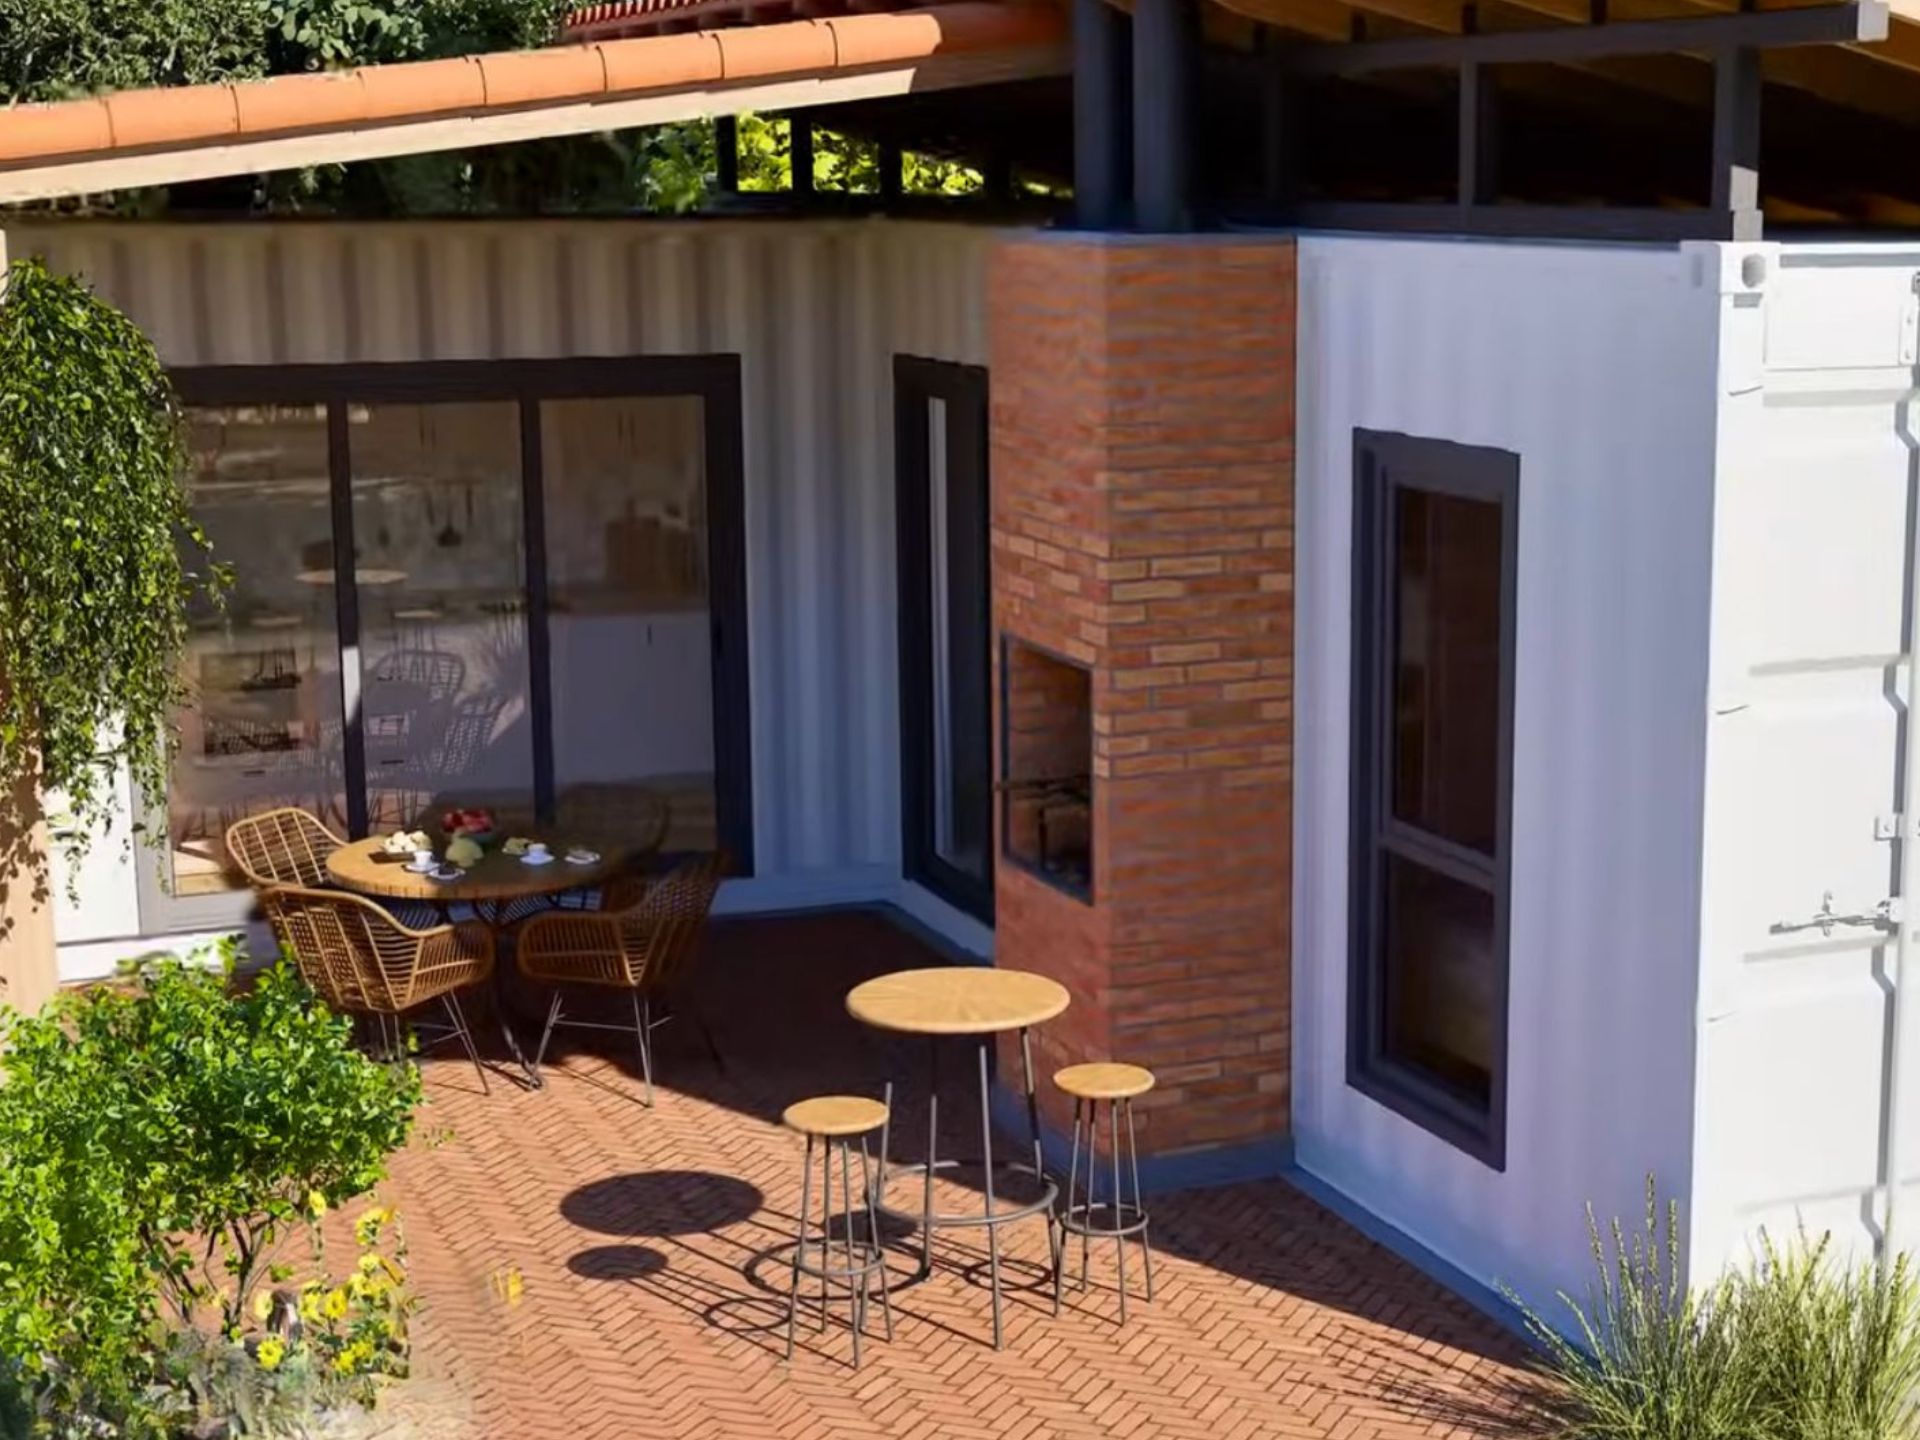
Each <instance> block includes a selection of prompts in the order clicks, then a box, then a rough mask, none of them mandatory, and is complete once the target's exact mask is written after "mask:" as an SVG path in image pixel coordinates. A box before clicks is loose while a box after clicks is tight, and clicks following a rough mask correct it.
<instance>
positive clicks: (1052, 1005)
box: [847, 965, 1071, 1035]
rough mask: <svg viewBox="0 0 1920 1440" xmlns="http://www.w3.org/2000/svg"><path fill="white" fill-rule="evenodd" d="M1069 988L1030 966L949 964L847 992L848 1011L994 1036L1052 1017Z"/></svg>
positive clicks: (871, 1020) (884, 1025) (890, 1026)
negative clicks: (1029, 969) (1001, 968)
mask: <svg viewBox="0 0 1920 1440" xmlns="http://www.w3.org/2000/svg"><path fill="white" fill-rule="evenodd" d="M1070 998H1071V997H1069V996H1068V994H1067V990H1066V987H1065V986H1064V985H1062V984H1060V983H1059V982H1058V981H1057V980H1049V979H1048V978H1047V977H1046V976H1044V975H1034V974H1032V973H1030V972H1028V971H1025V970H998V969H995V968H993V967H991V966H985V965H945V966H941V967H940V968H938V969H934V970H897V971H895V972H894V973H893V974H891V975H882V976H880V977H879V978H878V979H875V980H869V981H867V982H866V983H865V984H864V985H856V986H855V987H854V988H853V989H852V990H851V991H849V992H848V994H847V1012H848V1013H849V1014H850V1015H852V1016H853V1018H854V1019H856V1020H859V1021H862V1022H863V1023H865V1024H868V1025H872V1026H875V1027H876V1028H878V1029H881V1030H897V1031H900V1032H902V1033H905V1034H909V1035H992V1034H996V1033H998V1032H999V1031H1002V1030H1019V1029H1021V1028H1023V1027H1024V1026H1028V1025H1038V1024H1040V1023H1042V1022H1043V1021H1047V1020H1051V1019H1053V1017H1054V1016H1056V1015H1058V1014H1059V1013H1060V1012H1061V1011H1063V1010H1065V1009H1066V1008H1067V1005H1068V1004H1069V1003H1070Z"/></svg>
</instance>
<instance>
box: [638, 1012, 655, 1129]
mask: <svg viewBox="0 0 1920 1440" xmlns="http://www.w3.org/2000/svg"><path fill="white" fill-rule="evenodd" d="M633 1031H634V1035H635V1037H636V1038H637V1039H638V1040H639V1042H640V1073H641V1074H642V1075H643V1076H644V1077H645V1078H646V1082H647V1108H648V1109H649V1110H651V1109H652V1108H653V1002H652V1001H650V1000H647V999H645V998H644V997H642V996H641V994H640V992H639V991H638V990H636V991H634V992H633Z"/></svg>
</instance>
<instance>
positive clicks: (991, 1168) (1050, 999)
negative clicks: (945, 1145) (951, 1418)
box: [847, 965, 1072, 1350]
mask: <svg viewBox="0 0 1920 1440" xmlns="http://www.w3.org/2000/svg"><path fill="white" fill-rule="evenodd" d="M1071 1003H1072V997H1071V996H1070V995H1069V994H1068V993H1067V988H1066V986H1064V985H1062V984H1060V982H1059V981H1057V980H1050V979H1048V978H1047V977H1046V976H1045V975H1035V974H1033V973H1031V972H1030V971H1026V970H1002V969H998V968H995V967H993V966H990V965H943V966H940V967H938V968H935V969H927V970H899V971H895V972H894V973H893V974H891V975H881V976H879V977H877V978H875V979H872V980H868V981H866V982H865V983H864V984H861V985H856V986H855V987H854V988H853V989H852V990H850V991H848V992H847V1013H848V1014H850V1015H852V1016H853V1018H854V1019H856V1020H858V1021H860V1022H861V1023H862V1024H866V1025H871V1026H873V1027H874V1028H875V1029H877V1030H890V1031H893V1032H894V1033H895V1034H901V1035H922V1036H925V1037H926V1040H927V1069H928V1076H927V1158H926V1162H925V1163H924V1164H923V1165H902V1166H893V1167H891V1168H889V1163H888V1149H887V1141H888V1139H889V1130H890V1129H891V1124H892V1122H891V1120H889V1122H888V1129H886V1130H883V1131H882V1132H881V1137H880V1175H879V1179H878V1181H877V1183H876V1186H875V1193H874V1199H875V1203H876V1208H878V1209H880V1210H881V1211H883V1212H884V1213H886V1214H887V1215H889V1216H890V1217H891V1218H893V1219H895V1220H899V1221H904V1222H905V1223H908V1224H914V1223H918V1225H919V1226H920V1232H921V1254H920V1268H919V1270H918V1271H917V1272H916V1274H915V1276H914V1279H915V1280H924V1279H925V1278H926V1277H927V1276H928V1275H930V1274H932V1273H933V1232H934V1231H935V1230H938V1229H943V1228H946V1227H950V1226H963V1227H968V1228H974V1227H978V1228H982V1229H985V1230H986V1232H987V1265H988V1275H989V1277H990V1283H991V1289H992V1291H993V1348H994V1349H996V1350H998V1349H999V1348H1000V1346H1001V1342H1002V1324H1001V1316H1000V1238H999V1233H1000V1226H1002V1225H1006V1224H1010V1223H1012V1222H1013V1221H1015V1220H1024V1219H1027V1218H1028V1217H1029V1216H1033V1215H1041V1214H1044V1215H1045V1216H1046V1218H1047V1254H1048V1256H1049V1257H1050V1258H1051V1259H1052V1260H1053V1263H1054V1264H1055V1265H1056V1266H1057V1265H1058V1264H1059V1263H1060V1258H1059V1257H1060V1249H1061V1247H1060V1246H1058V1245H1056V1244H1055V1243H1054V1233H1053V1202H1054V1200H1055V1198H1056V1197H1057V1195H1058V1193H1059V1187H1058V1186H1056V1185H1055V1184H1054V1182H1053V1181H1051V1180H1049V1179H1048V1178H1047V1171H1046V1165H1045V1163H1044V1160H1043V1158H1042V1155H1041V1150H1040V1107H1039V1102H1038V1100H1037V1099H1036V1097H1035V1093H1034V1087H1033V1046H1032V1043H1031V1040H1030V1038H1029V1031H1030V1030H1031V1029H1032V1027H1033V1026H1035V1025H1043V1024H1045V1023H1046V1022H1047V1021H1049V1020H1051V1019H1053V1018H1054V1017H1056V1016H1058V1015H1060V1014H1061V1013H1062V1012H1064V1011H1065V1010H1066V1008H1067V1006H1068V1005H1069V1004H1071ZM1015 1030H1017V1031H1019V1032H1020V1062H1021V1070H1022V1072H1023V1075H1022V1078H1023V1079H1024V1081H1025V1085H1026V1097H1027V1127H1028V1136H1029V1139H1030V1140H1031V1142H1032V1145H1033V1163H1032V1164H1031V1165H1028V1164H1026V1163H1023V1162H1018V1161H1016V1162H1009V1163H1002V1164H1001V1165H999V1166H998V1167H996V1166H995V1164H994V1159H993V1110H992V1095H991V1081H990V1079H989V1071H988V1060H987V1052H988V1050H989V1049H991V1048H992V1045H993V1037H994V1036H996V1035H1001V1034H1006V1033H1010V1032H1012V1031H1015ZM956 1037H959V1038H968V1037H971V1038H972V1039H973V1041H974V1044H975V1047H976V1049H977V1051H978V1054H977V1062H978V1070H979V1075H980V1159H979V1161H978V1164H979V1167H980V1173H981V1176H982V1181H983V1187H982V1188H983V1190H984V1192H985V1194H984V1203H983V1205H982V1208H981V1209H979V1210H977V1211H972V1210H969V1211H961V1212H947V1213H942V1212H939V1211H936V1210H935V1209H934V1208H933V1181H934V1176H935V1174H936V1172H938V1171H940V1170H942V1169H949V1170H950V1169H956V1168H958V1167H959V1166H960V1164H961V1163H962V1162H961V1161H958V1160H955V1159H951V1158H949V1159H946V1160H942V1159H941V1158H940V1156H939V1153H938V1151H939V1128H940V1127H939V1121H940V1044H941V1042H942V1041H944V1040H951V1039H954V1038H956ZM888 1092H889V1096H891V1092H892V1086H891V1085H889V1086H888ZM889 1108H891V1107H889ZM996 1173H998V1174H999V1175H1000V1176H1001V1177H1003V1178H1004V1177H1008V1176H1014V1175H1017V1176H1021V1177H1025V1181H1030V1182H1031V1184H1032V1186H1033V1195H1032V1198H1029V1199H1026V1200H1023V1201H1021V1202H1020V1203H1018V1204H1011V1205H1002V1204H999V1203H998V1202H997V1200H996V1196H995V1193H994V1184H995V1176H996ZM914 1174H919V1175H921V1176H922V1177H923V1178H922V1186H921V1199H920V1211H919V1213H918V1214H914V1213H912V1212H909V1211H901V1210H896V1209H893V1208H891V1207H889V1206H888V1205H887V1204H886V1191H887V1182H888V1180H889V1179H890V1178H896V1177H900V1176H907V1175H914ZM1025 1181H1023V1183H1025Z"/></svg>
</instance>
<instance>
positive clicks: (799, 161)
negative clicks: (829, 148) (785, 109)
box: [787, 112, 813, 196]
mask: <svg viewBox="0 0 1920 1440" xmlns="http://www.w3.org/2000/svg"><path fill="white" fill-rule="evenodd" d="M787 126H788V132H787V133H788V145H787V155H788V158H789V160H790V161H791V171H792V180H791V183H792V186H793V193H794V194H795V195H805V196H811V195H812V194H813V117H812V116H811V115H808V114H806V113H804V112H802V113H800V114H797V115H789V116H788V117H787Z"/></svg>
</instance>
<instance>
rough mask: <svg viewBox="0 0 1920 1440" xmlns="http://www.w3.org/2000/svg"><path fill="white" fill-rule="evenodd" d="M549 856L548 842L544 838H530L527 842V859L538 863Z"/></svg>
mask: <svg viewBox="0 0 1920 1440" xmlns="http://www.w3.org/2000/svg"><path fill="white" fill-rule="evenodd" d="M547 858H548V856H547V844H546V842H545V841H544V840H529V841H528V842H527V859H529V860H531V861H533V863H534V864H536V865H538V864H539V863H540V862H541V861H542V860H545V859H547Z"/></svg>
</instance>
